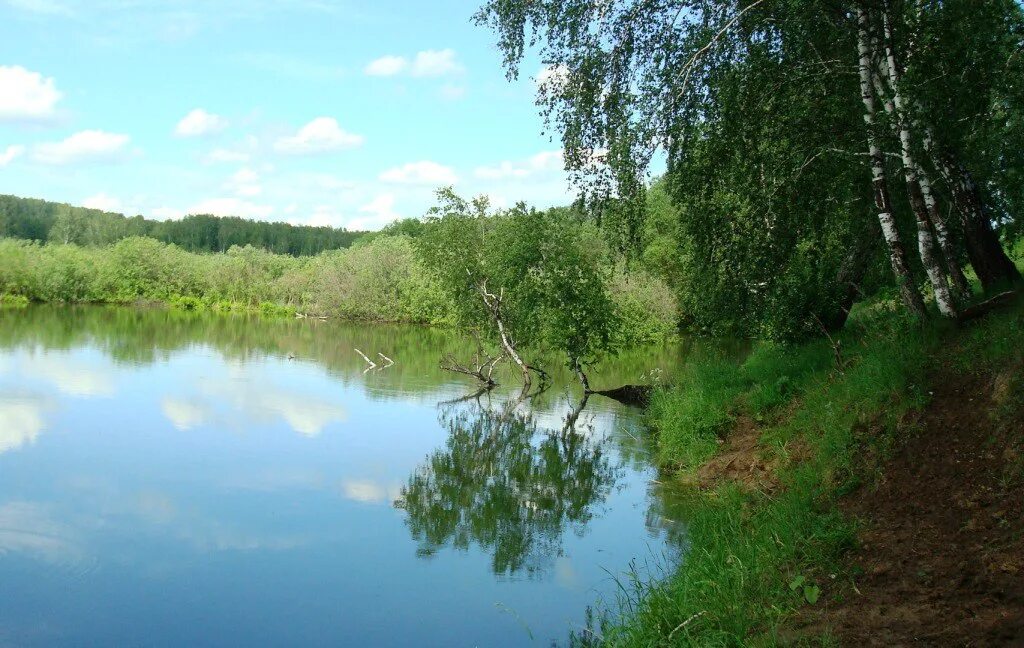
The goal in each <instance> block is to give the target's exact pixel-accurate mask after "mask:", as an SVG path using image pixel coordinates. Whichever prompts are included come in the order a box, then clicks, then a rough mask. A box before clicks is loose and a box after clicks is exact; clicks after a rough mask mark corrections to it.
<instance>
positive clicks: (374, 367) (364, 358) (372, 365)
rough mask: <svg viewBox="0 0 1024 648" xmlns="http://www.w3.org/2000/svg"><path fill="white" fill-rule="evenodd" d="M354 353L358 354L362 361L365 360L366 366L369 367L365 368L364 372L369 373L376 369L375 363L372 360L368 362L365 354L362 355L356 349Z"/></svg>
mask: <svg viewBox="0 0 1024 648" xmlns="http://www.w3.org/2000/svg"><path fill="white" fill-rule="evenodd" d="M356 353H358V354H359V355H360V356H361V357H362V358H363V360H366V364H367V365H369V366H368V367H366V371H369V370H370V369H376V368H377V363H376V362H374V361H373V360H370V359H369V358H367V357H366V354H365V353H363V352H362V351H360V350H359V349H356ZM363 373H366V372H363Z"/></svg>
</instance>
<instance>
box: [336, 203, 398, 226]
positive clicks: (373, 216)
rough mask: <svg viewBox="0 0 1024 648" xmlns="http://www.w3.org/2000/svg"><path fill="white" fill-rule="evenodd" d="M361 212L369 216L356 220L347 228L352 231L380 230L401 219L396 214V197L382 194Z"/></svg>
mask: <svg viewBox="0 0 1024 648" xmlns="http://www.w3.org/2000/svg"><path fill="white" fill-rule="evenodd" d="M359 212H360V213H362V214H367V215H366V216H360V217H358V218H354V219H352V220H351V221H349V222H348V224H347V225H346V227H347V228H348V229H350V230H362V231H365V230H379V229H380V228H382V227H384V226H385V225H388V224H390V223H393V222H394V221H396V220H398V219H400V218H401V216H399V215H398V214H397V213H396V212H395V197H394V196H393V195H391V194H380V195H379V196H377V197H376V198H374V199H373V200H371V201H370V202H368V203H366V204H365V205H363V206H362V207H360V208H359Z"/></svg>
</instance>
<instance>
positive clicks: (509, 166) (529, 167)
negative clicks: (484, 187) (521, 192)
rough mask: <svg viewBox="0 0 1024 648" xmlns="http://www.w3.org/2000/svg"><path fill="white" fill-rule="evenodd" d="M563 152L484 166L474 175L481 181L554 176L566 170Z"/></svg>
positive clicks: (540, 154) (475, 171)
mask: <svg viewBox="0 0 1024 648" xmlns="http://www.w3.org/2000/svg"><path fill="white" fill-rule="evenodd" d="M564 164H565V163H564V161H563V158H562V152H561V151H543V152H541V153H538V154H536V155H534V156H532V157H530V158H527V159H526V160H520V161H516V162H513V161H509V160H505V161H502V162H499V163H498V164H496V165H494V166H482V167H477V168H476V169H474V170H473V175H474V176H476V177H477V178H480V179H481V180H513V179H525V178H530V177H535V176H537V175H539V174H545V173H547V174H552V173H557V172H559V171H561V170H562V169H563V168H564Z"/></svg>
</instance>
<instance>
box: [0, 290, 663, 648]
mask: <svg viewBox="0 0 1024 648" xmlns="http://www.w3.org/2000/svg"><path fill="white" fill-rule="evenodd" d="M465 346H466V345H465V343H464V341H462V340H459V339H458V338H456V337H453V336H451V335H448V334H445V333H441V332H436V331H427V330H424V329H418V328H411V327H386V326H372V327H369V326H352V325H341V324H336V323H331V322H328V323H322V322H306V321H294V322H293V321H261V320H258V319H244V318H235V319H231V318H224V317H220V318H203V317H198V316H188V315H184V314H179V313H173V312H168V311H161V310H149V311H144V310H129V309H114V308H50V307H30V308H28V309H23V310H0V588H2V595H0V600H2V603H0V646H6V645H14V646H23V645H24V646H55V645H56V646H62V645H68V646H72V645H73V646H85V645H87V646H101V645H146V646H180V645H190V646H226V645H250V646H255V645H305V646H315V645H332V646H337V645H379V646H409V645H416V646H521V645H545V646H546V645H550V643H551V642H552V641H557V642H560V643H564V642H565V641H566V639H567V637H568V635H569V633H570V632H571V631H573V630H575V631H577V632H578V631H580V629H581V627H582V624H583V623H584V615H585V611H586V609H587V607H588V606H592V605H595V604H602V603H603V604H605V605H612V604H614V601H615V597H616V591H617V585H616V579H617V578H619V579H621V578H628V576H627V574H628V572H630V571H631V570H637V571H639V573H641V574H642V575H643V574H647V572H648V570H649V569H650V567H648V566H650V565H664V564H667V563H670V562H671V561H672V560H673V559H674V557H675V556H676V553H677V551H678V550H677V546H676V542H675V541H674V540H673V539H674V538H678V537H679V535H680V529H679V523H678V522H677V521H673V520H671V519H669V518H671V517H672V516H670V515H666V514H665V513H664V511H665V507H666V506H667V505H666V502H665V501H664V500H663V498H662V495H661V494H660V492H659V490H658V489H659V486H658V485H657V482H656V481H655V480H656V475H655V472H654V471H653V469H652V468H651V467H650V465H649V463H648V461H647V457H648V454H647V453H648V450H647V448H646V445H645V442H644V435H643V432H642V430H641V429H640V428H639V422H638V418H637V412H636V411H634V410H630V409H628V408H625V407H623V406H620V405H618V404H617V403H615V402H613V401H611V400H608V399H604V398H601V397H593V398H591V399H589V401H588V402H587V406H586V408H585V409H584V410H583V412H582V414H581V415H580V417H579V419H578V420H577V421H576V423H575V426H574V429H571V430H568V431H566V430H564V429H563V428H564V427H565V421H566V417H567V416H568V415H569V414H570V412H571V411H572V410H573V407H574V406H576V405H577V404H578V402H579V400H580V394H579V393H578V391H577V390H576V388H575V387H574V386H572V385H571V384H570V383H569V382H568V379H567V377H565V376H562V375H560V374H557V373H556V375H555V377H554V381H553V385H552V387H551V388H550V389H549V390H547V391H546V392H544V393H543V394H541V395H540V396H537V397H535V398H531V399H527V400H525V401H523V402H518V399H516V398H515V392H514V391H510V390H502V389H500V388H499V389H498V390H497V391H496V393H494V394H491V395H485V396H482V397H480V398H478V399H473V398H471V399H468V400H460V399H461V398H462V397H464V396H466V395H468V394H470V393H471V392H472V391H473V385H472V384H471V383H470V382H468V381H464V380H461V379H460V378H458V377H456V376H454V375H452V374H447V373H444V372H442V371H440V370H439V369H438V360H439V359H440V358H441V357H442V356H443V355H444V354H445V353H447V352H456V353H458V352H459V351H464V350H465ZM357 348H358V349H360V350H362V351H363V352H365V353H367V354H368V355H372V356H373V357H377V356H376V354H377V353H378V352H379V353H384V354H385V355H387V356H389V357H391V358H394V360H395V365H394V366H392V367H387V368H383V369H382V368H377V369H370V370H369V371H367V370H366V369H367V365H366V363H365V362H364V361H363V360H362V359H361V358H360V357H359V356H358V354H356V353H355V349H357ZM678 355H679V350H678V349H675V348H673V347H671V346H664V347H658V348H652V349H646V350H642V351H638V352H636V353H632V354H630V355H629V356H627V357H623V358H621V359H619V360H617V361H615V362H613V363H611V364H609V365H608V366H607V367H604V368H603V369H602V370H601V371H600V372H598V374H596V375H595V376H594V382H595V383H596V384H599V385H607V386H617V385H619V384H623V383H629V382H632V383H636V382H639V381H640V379H641V375H642V374H643V373H644V372H646V371H649V370H651V369H662V370H666V371H670V370H671V366H672V365H673V364H674V363H675V361H676V358H677V357H678Z"/></svg>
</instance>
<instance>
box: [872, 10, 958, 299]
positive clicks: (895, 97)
mask: <svg viewBox="0 0 1024 648" xmlns="http://www.w3.org/2000/svg"><path fill="white" fill-rule="evenodd" d="M882 6H883V8H882V29H883V36H884V43H883V45H884V50H885V61H886V66H885V67H886V72H887V73H888V76H889V85H890V87H891V89H892V102H893V104H894V108H895V113H896V114H895V117H896V119H895V122H896V127H897V128H898V129H899V135H900V149H901V155H902V158H903V173H904V175H905V177H906V181H907V192H908V194H909V196H910V206H911V209H912V210H913V212H914V219H915V220H916V221H917V244H918V252H919V254H920V255H921V263H922V264H923V265H924V269H925V272H926V273H927V274H928V280H929V281H930V282H931V285H932V289H933V290H934V291H935V302H936V304H937V305H938V307H939V312H940V313H941V314H942V315H943V316H945V317H956V316H957V310H956V303H955V302H954V301H953V294H952V292H951V291H950V289H949V283H948V282H947V280H946V271H945V270H944V269H943V267H942V265H941V264H940V263H939V254H938V249H937V246H936V243H935V236H934V234H932V228H931V223H930V222H929V214H928V207H927V205H926V203H925V198H924V195H923V192H922V190H921V180H920V174H919V172H918V169H919V167H918V164H917V160H915V159H914V150H913V135H912V133H911V130H910V121H909V119H908V116H907V109H906V104H905V102H904V100H903V94H902V93H901V92H900V73H899V67H898V64H897V61H896V52H895V45H894V43H893V33H892V19H891V16H890V6H889V3H888V2H883V5H882Z"/></svg>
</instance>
